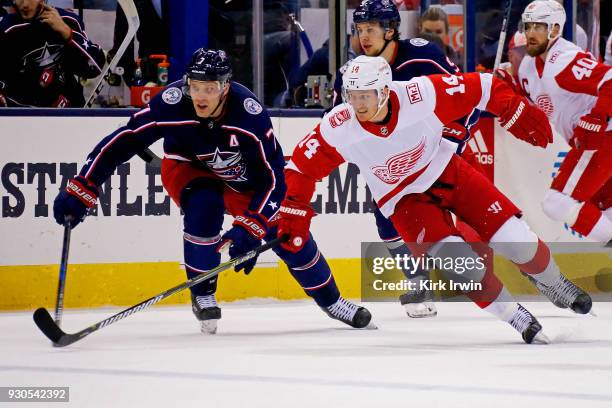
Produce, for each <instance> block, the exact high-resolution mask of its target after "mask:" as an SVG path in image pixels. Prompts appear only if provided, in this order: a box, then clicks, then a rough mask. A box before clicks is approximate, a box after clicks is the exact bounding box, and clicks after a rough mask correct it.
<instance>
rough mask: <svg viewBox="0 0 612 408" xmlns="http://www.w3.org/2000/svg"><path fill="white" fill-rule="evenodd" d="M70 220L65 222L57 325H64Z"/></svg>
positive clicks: (56, 311) (56, 316)
mask: <svg viewBox="0 0 612 408" xmlns="http://www.w3.org/2000/svg"><path fill="white" fill-rule="evenodd" d="M70 221H71V220H70V218H68V217H66V219H65V221H64V240H63V243H62V260H61V262H60V270H59V282H58V283H57V298H56V300H55V324H56V325H57V326H58V327H59V326H61V324H62V313H63V311H64V289H65V288H66V272H67V271H68V252H69V251H70V231H71V228H70Z"/></svg>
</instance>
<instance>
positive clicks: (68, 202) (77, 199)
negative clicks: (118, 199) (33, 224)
mask: <svg viewBox="0 0 612 408" xmlns="http://www.w3.org/2000/svg"><path fill="white" fill-rule="evenodd" d="M97 200H98V187H97V186H96V185H95V184H93V183H92V182H91V181H89V180H87V179H86V178H85V177H81V176H77V177H75V178H73V179H72V180H70V181H68V185H67V186H66V190H64V191H60V193H59V194H58V195H57V197H56V198H55V201H54V202H53V217H54V218H55V221H56V222H57V223H58V224H60V225H64V221H65V220H66V219H68V220H69V221H70V228H74V227H76V226H77V225H79V223H80V222H81V221H83V219H85V216H86V215H87V211H88V210H89V209H90V208H92V207H93V206H94V205H96V201H97Z"/></svg>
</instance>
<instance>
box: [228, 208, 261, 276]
mask: <svg viewBox="0 0 612 408" xmlns="http://www.w3.org/2000/svg"><path fill="white" fill-rule="evenodd" d="M266 229H267V226H266V223H265V221H264V220H263V219H262V218H261V217H260V216H258V215H256V214H251V213H248V212H247V213H245V214H244V215H239V216H237V217H236V218H235V219H234V222H233V223H232V228H231V229H230V230H229V231H227V232H226V233H225V234H223V236H222V237H221V243H220V244H219V247H218V248H219V249H218V250H219V251H221V250H222V249H223V248H224V247H225V246H227V245H229V246H230V247H229V256H230V258H235V257H237V256H241V255H244V254H246V253H247V252H249V251H252V250H253V249H255V248H257V247H259V246H260V245H261V240H262V239H263V237H264V236H265V235H266ZM256 263H257V257H253V258H251V259H249V260H248V261H245V262H242V263H239V264H238V265H236V266H235V267H234V270H235V271H236V272H239V271H241V270H244V273H245V275H248V274H249V273H251V271H252V270H253V268H254V267H255V264H256Z"/></svg>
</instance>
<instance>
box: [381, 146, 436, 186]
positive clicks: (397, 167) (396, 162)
mask: <svg viewBox="0 0 612 408" xmlns="http://www.w3.org/2000/svg"><path fill="white" fill-rule="evenodd" d="M424 152H425V140H421V143H419V145H418V146H416V147H415V148H413V149H411V150H408V151H407V152H403V153H400V154H396V155H395V156H391V157H390V158H389V160H387V162H386V163H385V165H384V166H375V167H372V172H373V173H374V175H375V176H376V177H378V178H379V179H381V180H382V181H383V182H385V183H387V184H395V183H397V182H398V181H400V178H401V177H403V176H405V175H407V174H409V173H410V172H411V171H412V169H414V167H415V166H416V164H417V162H418V161H419V159H420V158H421V156H423V153H424Z"/></svg>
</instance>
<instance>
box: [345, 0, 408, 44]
mask: <svg viewBox="0 0 612 408" xmlns="http://www.w3.org/2000/svg"><path fill="white" fill-rule="evenodd" d="M368 21H378V22H379V23H380V24H381V26H382V27H383V28H384V29H385V30H389V29H395V34H396V36H397V37H398V38H399V33H398V32H397V29H398V28H399V24H400V22H401V17H400V13H399V11H398V9H397V6H396V5H395V3H394V2H393V1H392V0H363V1H362V2H361V4H360V5H359V6H357V8H356V9H355V11H354V12H353V29H354V25H355V24H358V23H365V22H368Z"/></svg>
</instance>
